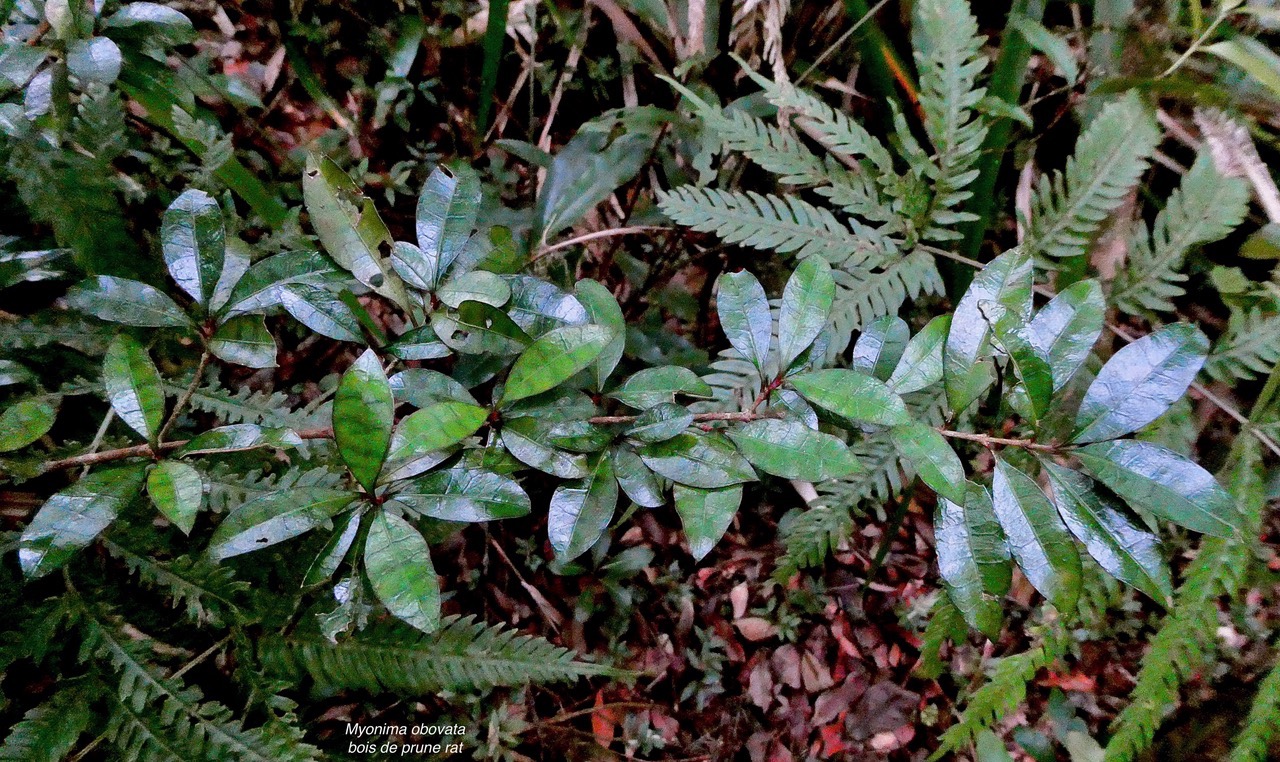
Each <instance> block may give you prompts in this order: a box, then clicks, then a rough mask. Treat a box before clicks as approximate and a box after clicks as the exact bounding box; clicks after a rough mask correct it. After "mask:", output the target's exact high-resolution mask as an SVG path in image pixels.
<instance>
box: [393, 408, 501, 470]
mask: <svg viewBox="0 0 1280 762" xmlns="http://www.w3.org/2000/svg"><path fill="white" fill-rule="evenodd" d="M488 417H489V411H488V410H485V409H484V408H482V407H480V406H478V405H472V404H469V403H466V402H456V401H453V400H449V401H447V402H438V403H436V404H434V405H432V406H430V407H428V408H424V409H422V410H419V411H417V412H415V413H413V414H411V415H408V416H406V417H405V418H404V419H403V420H401V421H400V425H399V426H397V427H396V430H395V434H394V435H392V437H391V453H390V455H388V456H387V462H388V463H391V464H396V463H399V462H401V461H404V460H408V459H411V458H417V457H421V456H422V455H425V454H427V453H429V452H434V451H436V450H443V449H445V448H446V447H451V446H453V445H455V444H457V443H459V442H461V441H462V440H464V439H466V438H467V437H469V436H471V435H472V434H474V433H476V430H477V429H479V428H480V426H482V425H483V424H484V422H485V420H486V419H487V418H488Z"/></svg>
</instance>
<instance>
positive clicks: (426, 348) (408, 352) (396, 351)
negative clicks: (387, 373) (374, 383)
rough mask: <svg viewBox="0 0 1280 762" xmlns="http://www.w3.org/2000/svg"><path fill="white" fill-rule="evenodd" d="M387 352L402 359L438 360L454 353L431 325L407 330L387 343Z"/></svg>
mask: <svg viewBox="0 0 1280 762" xmlns="http://www.w3.org/2000/svg"><path fill="white" fill-rule="evenodd" d="M387 352H388V353H390V354H392V355H394V356H395V357H399V358H400V359H401V360H438V359H440V358H441V357H448V356H449V355H451V354H453V353H452V352H451V351H450V350H449V347H448V345H446V344H445V343H444V342H443V341H441V340H440V337H439V336H436V332H435V330H434V329H433V328H432V327H431V326H429V325H424V326H420V327H418V328H411V329H409V330H408V331H405V332H404V333H402V334H401V335H400V336H399V337H397V338H396V340H395V341H394V342H392V343H391V344H388V345H387Z"/></svg>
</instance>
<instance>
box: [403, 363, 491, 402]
mask: <svg viewBox="0 0 1280 762" xmlns="http://www.w3.org/2000/svg"><path fill="white" fill-rule="evenodd" d="M390 384H391V392H392V394H393V395H395V398H396V400H397V401H398V402H408V403H409V404H410V405H413V406H414V407H416V408H426V407H431V406H432V405H434V404H436V403H437V402H447V401H449V400H453V401H455V402H465V403H467V404H468V405H478V404H480V403H478V402H476V398H475V397H473V396H471V392H469V391H467V388H466V387H465V386H463V385H462V384H460V383H458V382H457V381H455V380H453V379H452V378H451V377H449V376H446V375H445V374H443V373H441V372H440V371H437V370H431V369H429V368H409V369H407V370H402V371H400V372H399V373H397V374H395V375H394V376H392V377H391V379H390Z"/></svg>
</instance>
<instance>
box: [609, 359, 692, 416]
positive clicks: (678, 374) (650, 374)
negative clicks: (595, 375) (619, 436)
mask: <svg viewBox="0 0 1280 762" xmlns="http://www.w3.org/2000/svg"><path fill="white" fill-rule="evenodd" d="M677 394H683V395H685V396H688V397H700V398H702V399H710V398H711V397H712V396H714V395H715V390H714V389H712V388H711V386H710V385H709V384H708V383H707V382H706V381H703V380H702V379H700V378H698V374H697V373H694V372H693V371H691V370H689V369H688V368H685V367H681V366H678V365H663V366H661V367H657V368H645V369H644V370H642V371H640V372H638V373H636V374H634V375H632V376H631V377H630V378H628V379H627V380H626V382H624V383H623V384H622V386H621V387H620V388H619V389H617V390H615V391H614V392H613V393H612V394H610V395H609V396H610V397H613V398H614V399H616V400H618V401H619V402H621V403H622V404H624V405H628V406H630V407H633V408H636V409H638V410H647V409H649V408H651V407H655V406H657V405H661V404H662V403H664V402H675V399H676V395H677Z"/></svg>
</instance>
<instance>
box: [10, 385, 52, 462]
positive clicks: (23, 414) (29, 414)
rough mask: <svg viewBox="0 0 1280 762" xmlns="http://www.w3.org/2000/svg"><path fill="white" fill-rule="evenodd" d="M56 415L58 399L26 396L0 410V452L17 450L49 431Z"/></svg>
mask: <svg viewBox="0 0 1280 762" xmlns="http://www.w3.org/2000/svg"><path fill="white" fill-rule="evenodd" d="M57 417H58V401H57V400H56V399H47V398H41V397H28V398H27V399H21V400H18V401H17V402H15V403H13V404H12V405H10V406H9V407H7V408H5V409H4V412H0V452H10V451H12V450H18V449H21V448H23V447H26V446H27V445H29V444H31V443H32V442H35V441H36V440H38V439H39V438H40V437H42V436H44V435H45V434H47V433H49V429H52V428H53V423H54V421H55V420H56V419H57Z"/></svg>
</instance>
